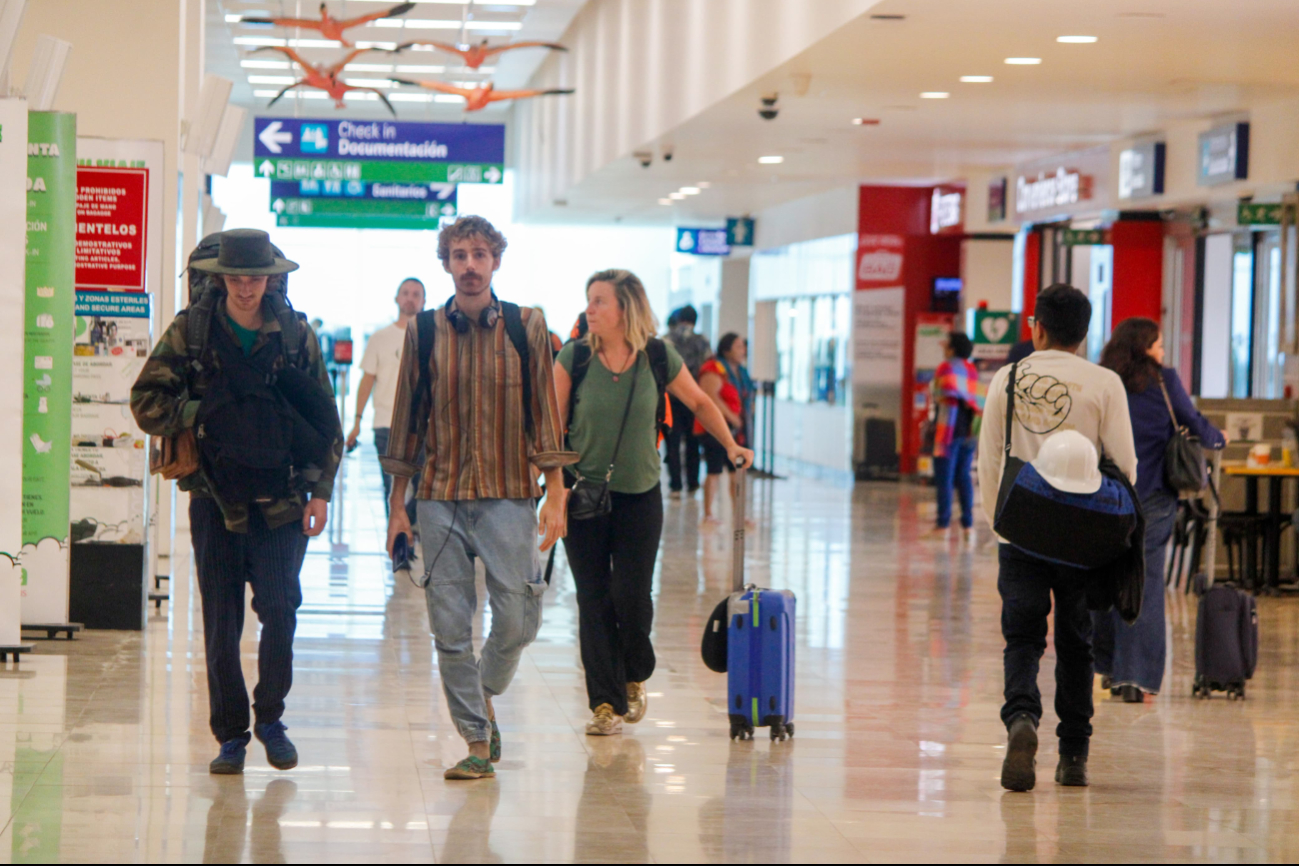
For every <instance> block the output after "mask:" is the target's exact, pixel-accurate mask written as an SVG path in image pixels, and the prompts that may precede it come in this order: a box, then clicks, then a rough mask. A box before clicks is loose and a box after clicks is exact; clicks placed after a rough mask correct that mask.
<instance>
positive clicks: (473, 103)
mask: <svg viewBox="0 0 1299 866" xmlns="http://www.w3.org/2000/svg"><path fill="white" fill-rule="evenodd" d="M392 80H393V81H395V82H397V83H398V84H409V85H411V86H414V87H422V88H424V89H425V90H434V91H437V92H438V93H449V94H452V95H453V96H462V97H464V100H465V111H482V110H483V109H484V108H486V107H487V106H489V105H491V104H492V103H493V102H504V101H505V100H507V99H531V98H532V97H534V96H550V95H553V94H562V93H572V92H573V91H572V89H571V88H570V89H567V90H560V89H550V90H497V89H496V88H495V86H494V85H493V84H492V83H491V82H490V81H489V82H488V83H486V84H484V85H483V86H482V87H473V88H470V87H456V86H455V85H454V84H444V83H442V82H441V81H411V80H410V79H407V78H394V79H392Z"/></svg>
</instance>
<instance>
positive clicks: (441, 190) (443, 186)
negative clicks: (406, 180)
mask: <svg viewBox="0 0 1299 866" xmlns="http://www.w3.org/2000/svg"><path fill="white" fill-rule="evenodd" d="M428 188H429V189H431V190H433V192H434V194H436V195H437V198H438V201H446V200H447V199H448V198H450V197H451V196H452V194H453V193H455V191H456V185H455V184H454V183H431V184H429V185H428Z"/></svg>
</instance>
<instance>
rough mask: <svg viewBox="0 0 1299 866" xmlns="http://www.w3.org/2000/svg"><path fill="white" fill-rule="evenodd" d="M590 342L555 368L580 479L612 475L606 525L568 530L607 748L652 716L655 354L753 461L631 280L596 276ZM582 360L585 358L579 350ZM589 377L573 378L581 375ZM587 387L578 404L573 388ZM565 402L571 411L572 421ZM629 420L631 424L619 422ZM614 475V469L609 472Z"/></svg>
mask: <svg viewBox="0 0 1299 866" xmlns="http://www.w3.org/2000/svg"><path fill="white" fill-rule="evenodd" d="M586 298H587V307H586V321H587V326H588V329H589V330H588V332H587V335H586V336H585V337H584V338H583V339H582V342H581V344H580V345H579V344H578V343H569V344H568V345H567V346H565V347H564V349H563V351H561V352H560V353H559V357H558V358H557V359H556V360H557V361H558V363H557V364H555V396H556V397H557V398H558V400H559V413H560V417H561V418H565V417H567V418H569V419H570V421H569V429H568V439H569V443H570V447H571V448H572V450H574V451H576V452H577V453H578V454H580V455H581V459H580V460H579V461H578V464H577V467H576V471H577V472H578V473H580V475H581V477H583V478H586V479H590V480H593V481H596V482H598V481H600V480H601V479H603V478H605V477H606V475H608V478H609V490H610V499H611V500H612V504H613V509H612V511H611V513H609V514H607V515H604V516H600V517H592V518H589V519H586V520H569V522H568V534H567V536H566V537H565V538H564V550H565V552H566V553H567V554H568V564H569V568H570V569H571V570H572V572H573V582H574V584H575V585H576V587H577V606H578V616H579V620H578V621H579V628H578V633H579V639H580V643H581V648H582V665H583V667H584V668H585V669H586V692H587V697H588V699H589V702H590V706H591V710H592V712H593V716H592V718H591V721H590V722H588V723H587V725H586V732H587V733H588V734H592V735H597V736H608V735H610V734H617V733H620V732H621V731H622V723H623V721H624V720H626V721H627V722H628V723H635V722H638V721H640V720H641V719H642V718H643V717H644V715H645V709H646V703H647V700H648V698H647V696H646V690H645V681H646V680H647V679H649V677H650V674H652V673H653V672H654V663H655V659H654V647H653V644H651V642H650V628H651V627H652V626H653V623H654V602H653V599H652V598H651V596H650V588H651V584H652V582H653V577H654V563H655V560H656V559H657V558H658V549H659V536H660V535H661V533H662V530H663V497H662V494H661V493H660V492H659V472H660V469H659V464H660V460H659V452H658V423H657V409H658V404H659V400H660V396H661V395H660V394H659V388H658V384H657V382H656V378H655V371H654V369H653V367H652V365H651V363H650V353H651V352H652V353H654V354H656V355H657V356H658V357H660V358H662V357H663V355H662V354H660V353H666V357H667V364H666V366H667V375H666V377H665V379H666V381H665V383H664V384H665V387H666V389H667V391H668V393H670V394H671V395H672V396H673V397H676V398H677V399H678V400H680V401H681V402H682V403H684V404H685V405H686V406H687V407H688V408H689V409H690V410H691V411H693V412H694V413H695V417H696V418H698V420H699V423H700V424H702V425H703V427H704V429H706V430H707V431H708V432H709V433H711V434H713V436H715V437H717V441H718V442H720V443H721V444H722V445H723V446H724V447H725V448H726V454H727V458H728V459H729V460H730V461H731V462H732V463H734V464H736V465H740V466H751V465H752V464H753V452H752V451H750V450H749V449H747V448H742V447H741V446H740V445H738V444H737V443H736V441H735V439H734V438H733V437H732V436H731V431H730V428H729V427H728V425H727V423H726V419H725V418H723V417H722V413H721V412H720V411H719V410H718V408H717V406H716V404H715V403H713V401H712V400H710V399H709V398H708V396H707V395H706V394H704V392H703V391H702V390H700V388H699V385H698V384H696V383H695V380H694V378H693V377H692V376H691V375H690V371H689V370H687V369H686V368H685V365H684V364H682V362H681V356H680V355H678V354H677V352H676V350H675V349H673V348H672V347H671V346H667V345H665V344H663V343H661V341H658V339H657V338H656V337H655V336H654V334H655V332H656V331H657V330H658V323H657V322H655V320H654V313H653V312H652V311H651V310H650V305H649V299H648V298H647V297H646V295H645V287H644V286H643V285H642V284H641V281H640V280H639V279H637V277H636V275H635V274H633V273H631V272H630V271H624V270H608V271H601V272H599V273H597V274H595V275H594V276H592V277H591V279H589V280H587V283H586ZM579 349H580V350H579ZM577 364H585V369H578V370H576V371H575V365H577ZM575 373H576V378H577V379H579V381H580V385H579V387H578V389H577V392H576V393H573V381H574V378H575ZM570 399H571V400H572V402H573V411H572V413H571V414H570V413H569V403H570ZM624 419H625V420H624ZM610 466H612V467H613V469H612V472H610Z"/></svg>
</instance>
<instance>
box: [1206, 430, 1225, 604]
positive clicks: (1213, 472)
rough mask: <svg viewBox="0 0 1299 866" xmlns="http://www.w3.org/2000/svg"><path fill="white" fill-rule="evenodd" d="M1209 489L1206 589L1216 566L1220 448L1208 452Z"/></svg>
mask: <svg viewBox="0 0 1299 866" xmlns="http://www.w3.org/2000/svg"><path fill="white" fill-rule="evenodd" d="M1209 490H1210V492H1211V493H1212V494H1213V495H1212V496H1210V497H1209V531H1208V532H1206V533H1205V540H1204V579H1203V582H1202V586H1203V589H1205V590H1206V591H1207V590H1208V589H1210V588H1211V587H1212V586H1213V578H1214V576H1215V573H1216V571H1217V566H1218V563H1217V559H1218V516H1219V515H1220V514H1221V513H1222V497H1221V495H1220V494H1219V491H1220V490H1222V451H1220V450H1219V451H1210V452H1209Z"/></svg>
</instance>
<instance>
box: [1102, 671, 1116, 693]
mask: <svg viewBox="0 0 1299 866" xmlns="http://www.w3.org/2000/svg"><path fill="white" fill-rule="evenodd" d="M1101 688H1102V689H1109V690H1110V691H1113V690H1114V677H1112V676H1110V675H1109V674H1101Z"/></svg>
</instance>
